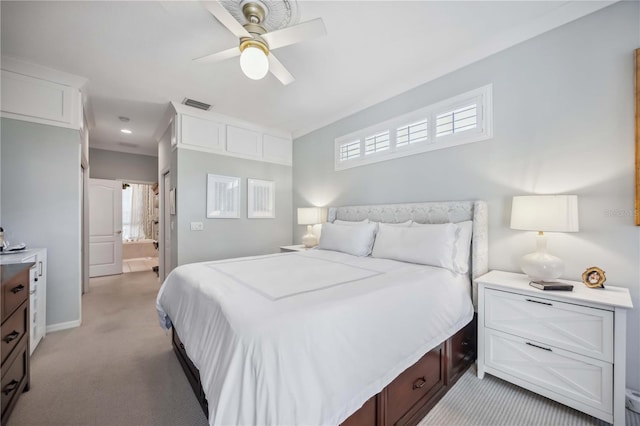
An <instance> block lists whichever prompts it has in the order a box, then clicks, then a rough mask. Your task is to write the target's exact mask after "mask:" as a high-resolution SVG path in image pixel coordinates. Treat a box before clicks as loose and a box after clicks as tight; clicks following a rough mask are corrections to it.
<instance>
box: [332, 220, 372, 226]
mask: <svg viewBox="0 0 640 426" xmlns="http://www.w3.org/2000/svg"><path fill="white" fill-rule="evenodd" d="M366 223H369V219H362V220H340V219H336V220H334V221H333V224H334V225H347V226H356V225H364V224H366Z"/></svg>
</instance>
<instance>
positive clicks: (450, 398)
mask: <svg viewBox="0 0 640 426" xmlns="http://www.w3.org/2000/svg"><path fill="white" fill-rule="evenodd" d="M159 287H160V284H159V282H158V280H157V278H156V275H155V273H153V272H133V273H128V274H122V275H115V276H111V277H101V278H94V279H92V280H91V291H90V292H89V293H88V294H86V295H85V296H84V297H83V310H82V313H83V323H82V326H81V327H79V328H75V329H72V330H65V331H60V332H57V333H51V334H49V335H48V336H47V337H46V338H45V339H44V340H43V341H42V342H41V343H40V345H39V346H38V348H37V349H36V351H35V352H34V354H33V357H32V358H31V390H30V391H29V392H27V393H25V394H23V395H22V396H21V398H20V400H19V401H18V404H17V405H16V407H15V409H14V411H13V414H12V415H11V418H10V419H9V422H8V425H10V426H16V425H122V426H124V425H154V426H156V425H158V426H162V425H167V426H169V425H186V426H198V425H206V424H207V422H206V418H205V416H204V414H203V413H202V411H201V409H200V406H199V405H198V402H197V401H196V398H195V396H194V395H193V392H192V391H191V388H190V386H189V383H188V382H187V379H186V378H185V376H184V373H183V372H182V370H181V368H180V365H179V363H178V361H177V359H176V357H175V355H174V353H173V351H172V349H171V340H170V336H168V335H165V334H164V332H163V331H162V330H161V329H160V327H159V326H158V322H157V316H156V312H155V297H156V294H157V291H158V288H159ZM474 374H475V371H472V370H470V371H468V372H467V373H466V374H465V375H464V376H463V377H462V378H461V379H460V381H459V382H458V383H457V384H456V385H455V386H454V387H453V389H451V391H450V392H449V393H448V394H447V395H446V396H445V397H444V398H443V399H442V400H441V401H440V403H438V405H436V407H435V408H434V409H433V410H432V411H431V412H430V413H429V414H428V415H427V416H426V417H425V418H424V419H423V420H422V422H421V423H420V426H427V425H459V426H462V425H599V424H602V423H601V422H599V421H597V420H596V419H594V418H593V417H589V416H587V415H585V414H582V413H580V412H577V411H575V410H572V409H570V408H567V407H565V406H563V405H560V404H557V403H555V402H553V401H551V400H548V399H546V398H543V397H540V396H538V395H535V394H533V393H531V392H528V391H526V390H523V389H521V388H519V387H517V386H514V385H511V384H509V383H506V382H504V381H502V380H500V379H497V378H494V377H492V376H489V375H486V376H485V378H484V379H483V380H478V379H477V378H476V377H475V375H474ZM627 426H640V415H635V414H634V415H632V413H631V412H630V411H627Z"/></svg>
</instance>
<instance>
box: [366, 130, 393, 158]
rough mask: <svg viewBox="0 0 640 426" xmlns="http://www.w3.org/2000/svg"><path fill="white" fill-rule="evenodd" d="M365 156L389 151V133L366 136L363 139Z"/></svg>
mask: <svg viewBox="0 0 640 426" xmlns="http://www.w3.org/2000/svg"><path fill="white" fill-rule="evenodd" d="M364 146H365V148H364V152H365V154H367V155H368V154H374V153H376V152H380V151H386V150H387V149H389V131H388V130H387V131H386V132H382V133H378V134H377V135H372V136H367V137H366V138H365V139H364Z"/></svg>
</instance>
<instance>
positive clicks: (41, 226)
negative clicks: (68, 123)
mask: <svg viewBox="0 0 640 426" xmlns="http://www.w3.org/2000/svg"><path fill="white" fill-rule="evenodd" d="M1 127H2V130H1V137H2V151H1V156H0V157H1V158H2V203H1V206H2V207H1V208H2V226H3V227H4V228H5V237H6V238H7V239H8V240H9V241H11V242H12V243H17V242H25V243H26V244H27V246H31V247H44V248H46V249H47V264H48V270H47V325H48V326H51V325H55V324H60V323H65V322H70V321H76V320H79V319H80V303H79V300H80V291H81V277H80V253H81V252H80V188H81V179H80V133H79V132H78V131H77V130H71V129H65V128H61V127H54V126H47V125H42V124H35V123H28V122H25V121H18V120H12V119H7V118H3V119H2V124H1Z"/></svg>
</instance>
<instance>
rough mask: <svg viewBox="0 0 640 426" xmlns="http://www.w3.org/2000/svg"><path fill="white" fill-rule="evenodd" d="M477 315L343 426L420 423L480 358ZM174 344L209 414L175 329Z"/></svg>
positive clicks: (193, 369)
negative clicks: (477, 339)
mask: <svg viewBox="0 0 640 426" xmlns="http://www.w3.org/2000/svg"><path fill="white" fill-rule="evenodd" d="M476 335H477V318H476V316H474V318H473V320H472V321H471V322H470V323H469V324H467V325H466V326H465V327H464V328H463V329H462V330H460V331H459V332H457V333H456V334H455V335H453V336H452V337H451V338H449V339H448V340H446V341H444V342H443V343H441V344H440V345H439V346H437V347H436V348H434V349H432V350H431V351H430V352H428V353H427V354H425V355H424V356H423V357H422V358H420V359H419V360H418V362H416V363H415V364H413V365H412V366H411V367H409V368H407V369H406V370H405V371H404V372H403V373H401V374H400V375H399V376H398V377H396V378H395V380H394V381H393V382H391V383H389V385H388V386H387V387H385V388H384V389H383V390H382V391H381V392H380V393H378V394H377V395H374V396H373V397H371V399H369V400H368V401H367V402H366V403H365V404H364V405H363V406H362V407H361V408H360V409H359V410H358V411H356V412H355V413H353V414H352V415H351V417H349V418H348V419H347V420H345V421H344V422H343V423H342V426H365V425H370V426H391V425H394V426H395V425H398V426H400V425H402V426H404V425H416V424H418V422H420V420H422V418H423V417H424V416H425V415H426V414H427V413H428V412H429V410H431V409H432V408H433V406H434V405H436V403H437V402H438V401H439V400H440V399H441V398H442V397H443V396H444V395H445V394H446V393H447V392H448V390H449V389H450V388H451V387H452V386H453V385H454V383H455V382H456V381H457V380H458V379H459V378H460V377H461V376H462V374H464V372H465V371H466V370H467V369H468V368H469V367H470V366H471V364H473V362H474V361H475V359H476V347H477V344H476ZM172 336H173V338H172V343H173V348H174V350H175V352H176V355H177V357H178V360H179V361H180V365H182V369H183V370H184V372H185V374H186V376H187V379H188V380H189V383H190V384H191V387H192V388H193V391H194V393H195V395H196V397H197V398H198V401H199V402H200V405H201V406H202V409H203V411H204V413H205V415H206V416H207V417H208V415H209V408H208V404H207V399H206V397H205V394H204V391H203V390H202V385H201V383H200V373H199V371H198V369H197V368H196V367H195V366H194V365H193V363H192V362H191V360H190V359H189V357H188V356H187V353H186V352H185V350H184V345H183V344H182V342H180V338H179V337H178V333H176V331H175V328H174V329H173V330H172Z"/></svg>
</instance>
